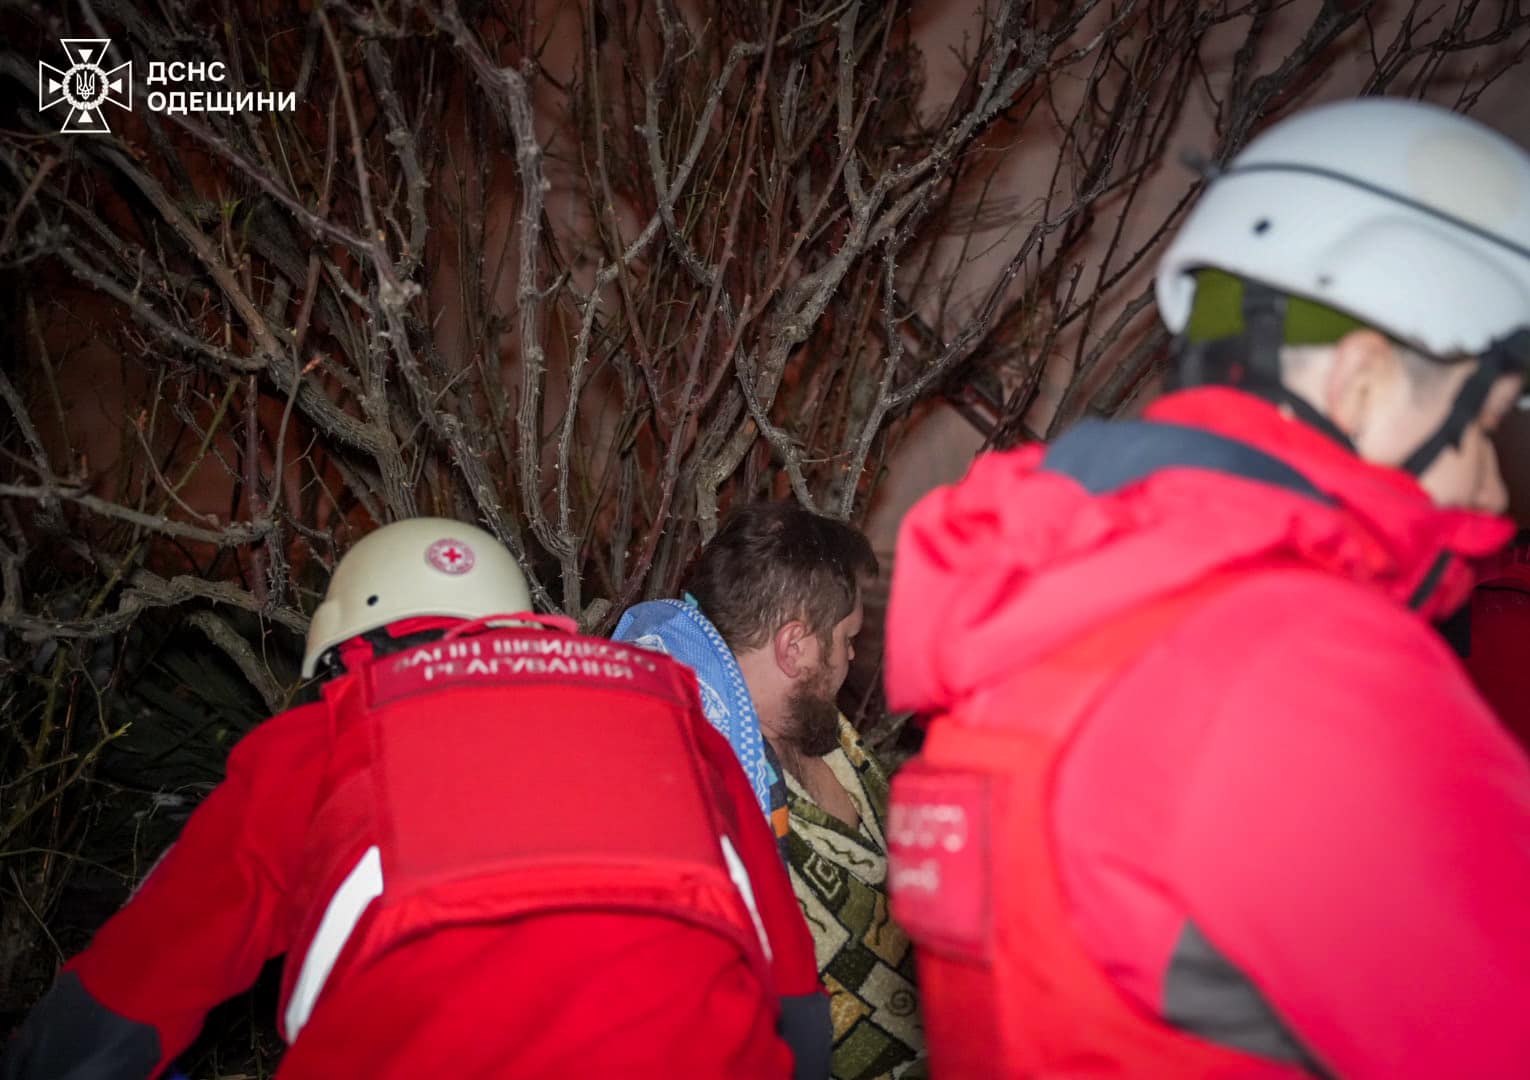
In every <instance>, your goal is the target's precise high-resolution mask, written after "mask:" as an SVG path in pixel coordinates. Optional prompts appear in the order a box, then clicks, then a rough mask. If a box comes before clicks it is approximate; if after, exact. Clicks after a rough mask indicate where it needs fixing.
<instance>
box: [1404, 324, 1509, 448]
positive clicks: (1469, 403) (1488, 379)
mask: <svg viewBox="0 0 1530 1080" xmlns="http://www.w3.org/2000/svg"><path fill="white" fill-rule="evenodd" d="M1527 367H1530V330H1516V331H1515V332H1514V333H1513V334H1510V335H1509V336H1508V337H1505V338H1501V339H1500V340H1498V341H1495V342H1493V344H1491V345H1489V346H1488V348H1487V351H1486V352H1484V353H1483V354H1482V359H1481V360H1479V361H1478V362H1477V370H1476V371H1474V372H1472V374H1471V377H1470V378H1469V379H1467V380H1466V382H1465V383H1464V384H1462V386H1461V389H1460V390H1459V391H1458V392H1457V393H1456V400H1455V401H1454V402H1453V403H1452V404H1451V406H1450V412H1449V413H1448V414H1447V415H1446V417H1445V421H1444V423H1442V424H1441V425H1440V426H1439V427H1438V428H1436V429H1435V432H1434V434H1433V435H1431V436H1429V438H1427V439H1425V440H1424V443H1423V445H1422V446H1420V447H1419V448H1418V449H1417V450H1415V451H1413V453H1411V454H1409V455H1408V460H1406V461H1404V462H1403V463H1402V468H1403V469H1404V470H1405V471H1407V472H1410V473H1412V474H1413V475H1414V476H1422V475H1423V473H1424V470H1425V469H1427V468H1429V466H1430V465H1432V464H1434V460H1435V458H1437V457H1439V456H1440V454H1442V453H1443V452H1444V451H1445V448H1446V447H1447V446H1449V447H1457V446H1460V445H1461V438H1462V436H1464V435H1465V434H1466V429H1467V428H1468V427H1470V426H1471V424H1472V421H1473V420H1475V419H1477V416H1478V415H1479V414H1480V413H1481V412H1482V406H1483V405H1484V404H1485V403H1486V402H1487V397H1488V394H1490V393H1491V392H1492V390H1493V384H1494V383H1495V382H1497V381H1498V379H1499V378H1500V377H1501V376H1503V375H1506V374H1509V373H1511V372H1514V371H1518V370H1524V369H1526V368H1527Z"/></svg>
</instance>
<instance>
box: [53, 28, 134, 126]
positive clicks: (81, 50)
mask: <svg viewBox="0 0 1530 1080" xmlns="http://www.w3.org/2000/svg"><path fill="white" fill-rule="evenodd" d="M59 44H60V45H62V46H63V47H64V56H65V57H66V58H67V59H68V61H69V67H68V68H67V69H62V68H56V67H54V66H53V65H52V64H49V63H46V62H44V61H38V63H37V108H38V110H39V111H42V110H47V109H51V108H53V106H55V105H58V104H61V103H64V104H68V106H69V115H68V116H67V117H65V118H64V126H63V127H62V128H61V129H60V130H62V131H63V132H64V134H66V135H80V134H91V133H93V132H98V131H100V132H109V131H111V126H110V125H109V124H108V123H107V122H106V109H105V106H106V105H115V106H116V107H117V108H119V109H131V108H132V107H133V62H132V61H131V60H129V61H127V62H126V63H124V64H118V65H117V66H116V67H114V68H111V69H110V70H108V69H107V68H105V67H103V66H102V61H103V60H105V59H106V50H107V49H109V48H111V44H112V41H111V38H60V39H59Z"/></svg>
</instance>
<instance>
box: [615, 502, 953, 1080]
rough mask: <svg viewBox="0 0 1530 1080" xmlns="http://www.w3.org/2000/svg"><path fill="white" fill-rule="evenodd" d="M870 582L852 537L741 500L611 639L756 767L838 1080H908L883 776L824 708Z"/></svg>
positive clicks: (901, 955)
mask: <svg viewBox="0 0 1530 1080" xmlns="http://www.w3.org/2000/svg"><path fill="white" fill-rule="evenodd" d="M876 571H877V560H876V556H875V555H874V554H873V553H872V550H871V544H870V543H869V542H868V541H867V539H866V537H865V536H864V535H862V534H861V533H860V532H859V531H857V530H856V529H855V528H853V527H852V526H850V525H847V524H845V523H843V522H840V521H835V520H834V519H832V518H827V517H823V516H822V515H819V514H814V513H811V512H810V511H807V510H804V509H802V508H801V507H800V506H797V505H795V504H788V503H756V504H752V505H748V506H745V507H742V508H741V509H739V510H737V511H735V512H734V513H733V514H732V515H731V516H730V517H729V518H728V519H727V520H726V521H725V522H724V524H723V526H722V528H721V529H720V530H719V531H718V533H717V535H716V537H714V538H713V540H712V542H711V543H710V544H708V545H707V547H706V548H705V549H704V550H703V551H702V553H701V555H700V556H699V557H698V559H697V561H696V563H695V564H694V565H693V566H692V567H691V568H690V570H689V572H688V574H687V576H686V579H685V583H684V585H685V594H686V595H685V599H684V601H651V602H649V603H648V604H644V605H639V606H638V607H637V608H634V609H632V611H631V612H629V613H628V616H626V617H624V619H623V623H622V625H621V626H620V627H619V628H618V630H617V636H618V637H620V638H624V639H625V640H631V641H634V642H636V643H637V644H640V645H650V646H654V647H659V648H665V649H666V651H670V652H672V653H673V655H675V657H676V658H677V659H682V660H686V661H687V662H690V663H692V665H693V666H695V667H697V670H698V671H700V672H702V681H703V684H704V688H703V697H704V699H706V700H708V701H710V702H711V703H712V705H711V706H710V707H709V708H708V718H709V719H711V720H712V722H713V723H714V724H715V725H718V726H719V727H720V728H721V729H722V730H724V733H725V734H727V735H728V737H729V740H730V742H732V743H733V745H734V748H735V752H736V753H738V754H739V756H740V758H741V760H742V761H743V762H744V765H745V771H746V773H748V772H751V771H752V770H751V758H752V757H753V756H754V754H755V753H756V752H758V754H759V756H760V758H761V760H762V768H761V769H760V784H759V785H758V786H759V795H760V800H761V803H762V806H763V808H764V809H765V810H766V811H767V812H768V813H769V814H770V816H771V818H772V820H773V822H774V823H775V825H776V831H777V835H778V836H779V837H780V839H781V849H782V853H783V855H784V857H785V859H786V862H787V865H788V867H789V869H790V871H791V881H792V887H793V889H794V890H795V892H796V894H797V900H798V902H799V903H800V904H801V905H802V910H803V914H804V915H805V916H806V917H807V921H808V925H809V926H810V927H811V928H812V931H813V938H814V946H815V950H816V953H817V960H818V970H819V974H820V976H821V977H822V979H823V984H824V987H825V989H826V990H828V992H829V994H830V997H831V1010H832V1013H833V1019H834V1053H833V1060H832V1063H831V1066H830V1069H831V1075H833V1076H834V1077H836V1078H839V1080H869V1078H873V1077H907V1076H911V1075H914V1074H915V1073H917V1072H919V1071H921V1070H922V1068H923V1064H922V1062H923V1056H924V1034H923V1031H922V1029H921V1026H920V1021H919V1014H918V993H917V990H916V988H915V984H914V964H913V955H912V949H911V948H910V945H909V941H908V938H907V937H906V936H905V935H904V933H903V931H902V930H901V929H899V928H898V926H897V925H896V924H894V923H893V922H892V921H891V918H890V916H889V914H888V902H887V842H886V839H885V837H884V834H883V820H884V818H885V816H886V812H887V776H886V774H885V773H884V772H883V770H882V767H881V766H880V765H879V764H878V763H877V761H876V760H875V759H874V758H873V757H872V756H871V754H870V753H868V752H867V751H866V749H865V748H864V747H863V746H861V743H860V740H859V738H858V737H857V735H856V732H855V729H854V728H853V727H851V726H850V724H849V723H848V722H847V721H845V719H844V718H843V717H842V716H841V715H840V712H839V709H838V707H837V705H836V704H835V698H836V696H837V695H838V693H839V689H840V687H841V685H843V683H844V681H845V675H846V673H847V672H848V671H849V668H850V661H851V659H852V658H853V657H854V656H855V636H856V634H857V633H858V632H859V631H860V628H861V620H862V618H863V612H862V606H861V591H860V579H861V577H862V576H863V575H872V574H875V573H876ZM666 605H667V607H665V606H666ZM708 641H709V642H711V645H712V647H711V648H707V647H706V645H705V644H704V643H705V642H708ZM715 652H720V653H722V654H723V655H722V656H721V657H720V658H719V657H715V656H713V655H710V654H711V653H715ZM709 671H710V672H717V674H716V675H715V676H709V675H708V674H707V672H709ZM709 685H710V686H711V688H712V689H713V690H715V693H712V694H710V695H709V694H708V693H707V687H708V686H709ZM730 691H732V692H731V693H730ZM741 714H743V715H741Z"/></svg>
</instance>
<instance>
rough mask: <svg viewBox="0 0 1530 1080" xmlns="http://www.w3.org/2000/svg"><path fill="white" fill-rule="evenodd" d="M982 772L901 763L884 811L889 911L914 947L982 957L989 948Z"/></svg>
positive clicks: (985, 802)
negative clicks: (886, 825)
mask: <svg viewBox="0 0 1530 1080" xmlns="http://www.w3.org/2000/svg"><path fill="white" fill-rule="evenodd" d="M990 785H991V780H990V778H989V777H988V776H986V775H983V774H981V773H975V772H957V771H949V770H937V769H931V768H927V767H924V766H922V765H920V764H918V763H914V764H911V765H909V766H907V767H905V768H904V769H903V770H902V771H901V772H900V773H899V774H898V775H897V776H896V777H895V778H894V779H893V785H892V801H891V806H890V808H889V813H888V827H887V841H888V883H889V886H890V888H891V891H892V908H893V917H894V918H895V919H897V920H898V922H899V924H900V925H901V926H902V927H903V929H904V930H905V931H907V933H908V935H909V937H910V938H912V939H913V940H914V942H915V943H916V944H918V945H920V946H921V947H925V948H932V949H937V950H939V951H942V952H946V953H949V954H953V955H955V956H956V957H958V958H960V959H965V960H969V961H972V962H976V963H985V962H986V961H987V959H988V957H989V955H990V943H991V932H992V931H991V928H992V919H991V917H990V878H989V865H990V863H989V859H990V850H989V849H990V835H991V829H990V808H989V788H990Z"/></svg>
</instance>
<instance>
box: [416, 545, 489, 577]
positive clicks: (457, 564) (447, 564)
mask: <svg viewBox="0 0 1530 1080" xmlns="http://www.w3.org/2000/svg"><path fill="white" fill-rule="evenodd" d="M425 561H426V562H428V563H430V565H431V566H434V567H435V568H436V569H437V570H439V571H441V572H442V573H443V574H465V573H467V572H468V571H469V570H471V569H473V564H474V563H476V562H477V561H478V558H477V556H475V555H474V554H473V549H472V548H471V547H469V546H468V545H467V544H464V543H463V542H462V541H461V540H453V539H451V538H449V537H448V538H443V539H441V540H437V541H436V542H435V543H434V544H431V545H430V548H429V550H427V551H426V552H425Z"/></svg>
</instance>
